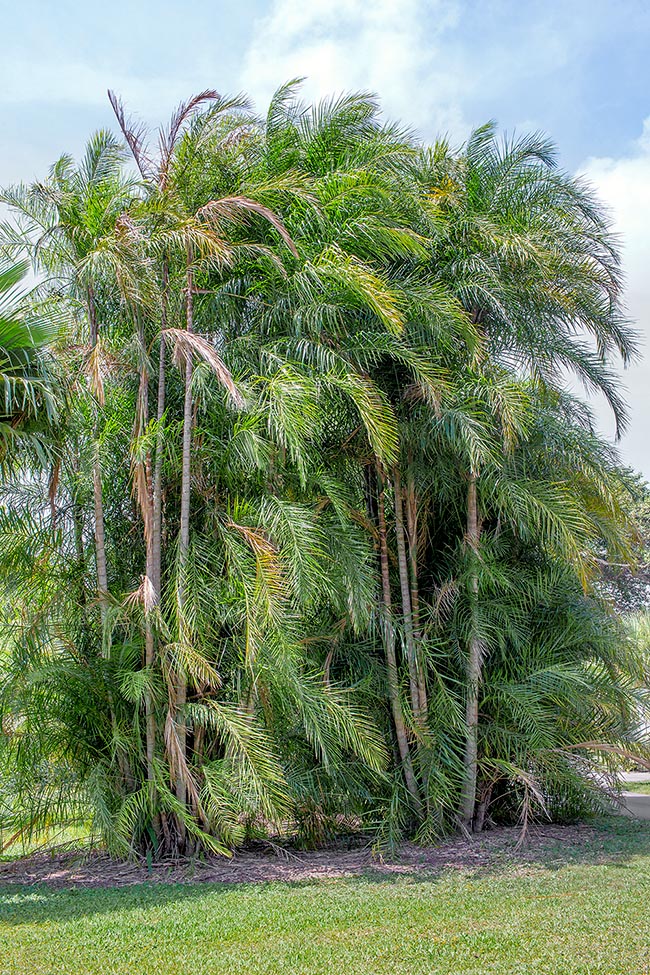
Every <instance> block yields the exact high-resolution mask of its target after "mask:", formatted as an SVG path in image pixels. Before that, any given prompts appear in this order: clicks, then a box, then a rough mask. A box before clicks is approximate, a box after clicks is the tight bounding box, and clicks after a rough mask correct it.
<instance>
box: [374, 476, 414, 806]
mask: <svg viewBox="0 0 650 975" xmlns="http://www.w3.org/2000/svg"><path fill="white" fill-rule="evenodd" d="M377 473H378V477H379V484H380V487H379V497H378V503H377V517H378V522H379V563H380V566H381V584H382V602H383V608H384V629H383V642H384V653H385V655H386V671H387V675H388V696H389V698H390V705H391V710H392V713H393V723H394V725H395V734H396V736H397V747H398V748H399V754H400V759H401V761H402V769H403V772H404V780H405V782H406V788H407V789H408V792H409V794H410V796H411V798H412V799H413V805H414V806H415V809H416V811H417V813H418V814H420V813H421V812H422V801H421V799H420V790H419V789H418V783H417V779H416V777H415V772H414V771H413V761H412V759H411V752H410V748H409V742H408V736H407V734H406V722H405V720H404V712H403V710H402V702H401V700H400V693H399V674H398V670H397V658H396V656H395V631H394V629H393V625H392V605H391V595H390V568H389V564H388V541H387V537H386V512H385V504H384V480H383V475H382V474H381V472H380V471H379V470H378V471H377Z"/></svg>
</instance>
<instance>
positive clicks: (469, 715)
mask: <svg viewBox="0 0 650 975" xmlns="http://www.w3.org/2000/svg"><path fill="white" fill-rule="evenodd" d="M476 482H477V476H476V474H475V473H474V472H473V471H472V472H471V473H470V476H469V484H468V488H467V544H468V545H469V547H470V548H471V550H472V553H471V554H472V557H473V558H476V557H477V556H478V549H479V543H480V536H481V526H480V521H479V511H478V500H477V492H476ZM469 598H470V604H471V606H470V614H471V621H470V636H469V643H468V647H467V687H466V694H467V698H466V705H465V733H466V741H465V755H464V759H463V770H464V772H463V787H462V792H461V801H460V810H459V814H460V820H461V823H462V824H463V826H465V828H466V829H471V828H472V822H473V819H474V809H475V806H476V782H477V776H478V718H479V714H478V708H479V693H480V686H481V679H482V669H483V643H482V641H481V639H480V635H479V633H478V631H477V620H476V614H477V602H478V573H477V571H476V568H474V569H473V570H472V572H471V573H470V579H469Z"/></svg>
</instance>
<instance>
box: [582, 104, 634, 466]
mask: <svg viewBox="0 0 650 975" xmlns="http://www.w3.org/2000/svg"><path fill="white" fill-rule="evenodd" d="M582 173H584V175H585V176H586V177H587V178H588V179H589V180H590V182H591V183H592V184H593V185H594V186H595V188H596V190H597V192H598V194H599V196H600V197H601V199H602V200H603V201H604V203H605V204H606V205H607V206H608V207H609V209H610V212H611V216H612V219H613V223H614V228H615V230H616V231H617V232H618V234H619V235H620V237H621V240H622V245H623V267H624V269H625V275H626V301H627V307H628V312H629V315H630V317H631V318H632V319H633V320H634V322H635V323H636V326H637V328H638V330H639V332H640V335H641V342H642V349H641V351H642V354H643V361H641V362H640V363H635V364H634V365H633V366H632V367H630V368H629V369H628V370H627V371H626V372H625V374H624V377H623V378H624V382H625V385H626V386H627V388H628V391H629V395H628V401H629V404H630V410H631V423H630V429H629V431H628V433H627V434H626V435H625V437H624V438H623V441H622V445H621V447H622V453H623V456H624V459H625V460H626V461H627V462H628V463H630V464H632V465H633V466H634V467H636V468H637V469H639V470H642V471H643V473H644V474H645V476H646V477H647V478H648V479H649V480H650V363H649V362H648V360H647V356H648V350H649V348H650V118H647V119H646V120H645V122H644V123H643V133H642V135H641V137H640V138H639V140H638V142H637V143H636V145H635V146H634V148H633V151H632V152H631V153H630V154H629V155H627V156H623V157H621V158H619V159H612V158H604V159H602V158H601V159H589V160H587V162H586V163H585V164H584V166H583V167H582ZM603 421H604V422H603V426H604V427H605V428H607V429H608V430H611V422H610V421H608V420H607V419H605V416H604V414H603Z"/></svg>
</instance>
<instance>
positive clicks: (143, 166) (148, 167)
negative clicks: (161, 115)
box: [108, 88, 156, 180]
mask: <svg viewBox="0 0 650 975" xmlns="http://www.w3.org/2000/svg"><path fill="white" fill-rule="evenodd" d="M108 100H109V102H110V103H111V108H112V109H113V112H114V113H115V117H116V119H117V124H118V125H119V127H120V129H121V130H122V135H123V136H124V139H125V141H126V144H127V145H128V147H129V149H130V150H131V154H132V156H133V158H134V160H135V164H136V166H137V167H138V169H139V170H140V175H141V176H142V177H143V179H146V180H150V179H153V177H154V173H155V170H156V167H155V164H154V162H153V160H152V159H151V157H150V156H149V153H148V150H147V143H146V139H147V135H148V129H147V126H146V125H145V123H144V122H136V123H134V122H133V120H132V119H130V118H129V117H128V116H127V115H126V112H125V110H124V104H123V102H122V99H121V98H119V96H118V95H116V94H115V92H114V91H111V90H110V88H109V89H108Z"/></svg>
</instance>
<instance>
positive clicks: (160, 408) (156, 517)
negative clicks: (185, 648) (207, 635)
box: [145, 260, 169, 782]
mask: <svg viewBox="0 0 650 975" xmlns="http://www.w3.org/2000/svg"><path fill="white" fill-rule="evenodd" d="M168 277H169V272H168V268H167V261H166V260H165V261H164V263H163V274H162V278H163V281H162V284H163V287H162V303H161V314H160V351H159V358H158V401H157V404H156V421H157V429H156V454H155V460H154V470H153V479H152V481H153V483H152V492H151V493H152V502H151V533H150V538H149V541H148V545H147V574H148V575H149V578H150V580H151V586H152V589H153V603H154V606H156V605H158V603H159V602H160V594H161V587H162V463H163V448H164V435H163V427H162V420H163V415H164V412H165V379H166V376H165V329H166V327H167V284H168ZM146 626H147V629H146V665H147V668H148V669H149V670H150V671H153V668H154V666H155V662H156V641H155V635H154V632H153V628H152V626H151V621H150V620H147V624H146ZM145 709H146V736H147V778H148V779H149V781H150V782H151V781H153V779H154V777H155V770H154V761H155V754H156V734H157V728H156V713H155V708H154V703H153V698H152V695H151V692H150V691H148V692H147V695H146V698H145Z"/></svg>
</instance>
